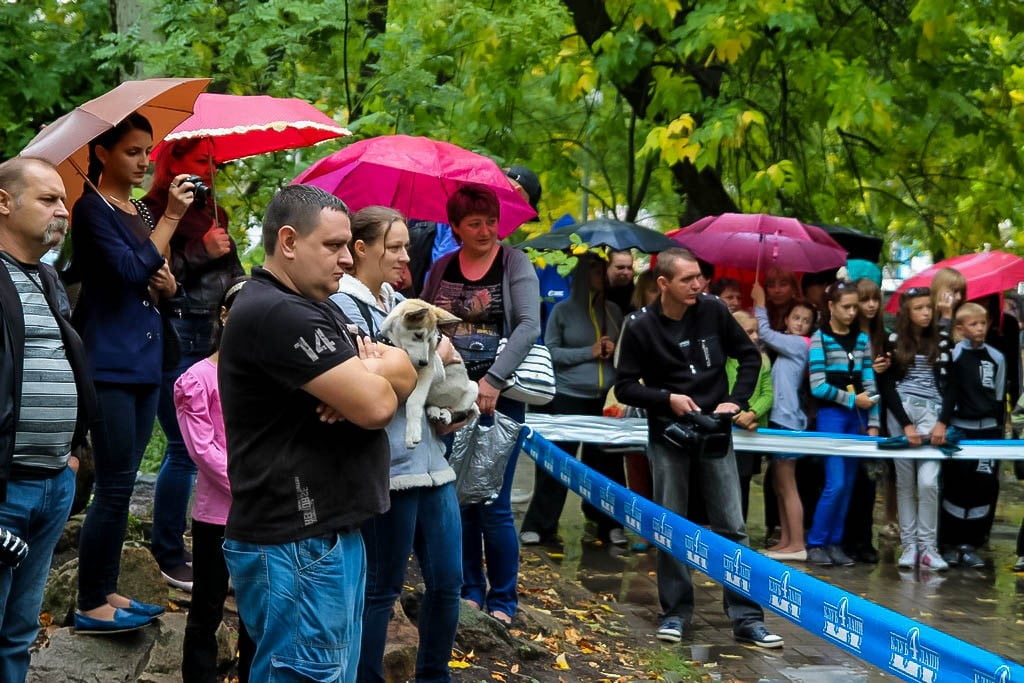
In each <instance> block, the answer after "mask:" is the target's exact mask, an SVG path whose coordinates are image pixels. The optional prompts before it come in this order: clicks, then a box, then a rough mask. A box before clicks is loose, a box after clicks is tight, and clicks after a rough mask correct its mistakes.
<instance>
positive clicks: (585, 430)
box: [526, 413, 1024, 460]
mask: <svg viewBox="0 0 1024 683" xmlns="http://www.w3.org/2000/svg"><path fill="white" fill-rule="evenodd" d="M526 426H527V427H530V428H531V429H536V430H537V432H538V433H540V434H542V435H543V436H544V438H546V439H548V440H549V441H583V442H585V443H596V444H601V445H605V446H616V447H621V448H620V449H617V450H624V451H625V450H642V449H643V448H645V447H646V446H647V420H646V418H642V417H627V418H618V417H590V416H586V415H546V414H544V413H527V414H526ZM732 437H733V446H734V448H735V449H736V450H738V451H753V452H755V453H769V454H770V453H800V454H803V455H842V456H849V457H856V458H916V459H919V460H936V459H940V460H941V459H945V458H949V457H952V458H954V459H957V460H1019V459H1021V458H1022V457H1024V441H1018V440H1006V441H962V442H960V444H959V446H960V450H959V451H958V452H957V453H955V454H954V455H952V456H947V455H945V454H944V453H943V452H942V451H940V450H939V449H937V448H933V447H932V446H921V447H920V448H906V449H901V450H882V449H879V448H878V445H877V444H878V442H880V441H884V440H885V439H883V438H881V437H872V436H853V435H849V434H826V433H823V432H788V431H785V430H781V429H764V430H758V431H756V432H749V431H747V430H745V429H735V430H733V433H732Z"/></svg>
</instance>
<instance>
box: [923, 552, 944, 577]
mask: <svg viewBox="0 0 1024 683" xmlns="http://www.w3.org/2000/svg"><path fill="white" fill-rule="evenodd" d="M920 562H921V566H922V567H927V568H928V569H931V570H933V571H937V572H942V571H946V570H947V569H949V564H947V563H946V561H945V560H944V559H942V555H939V553H938V551H936V550H935V548H925V549H924V552H923V553H921V557H920Z"/></svg>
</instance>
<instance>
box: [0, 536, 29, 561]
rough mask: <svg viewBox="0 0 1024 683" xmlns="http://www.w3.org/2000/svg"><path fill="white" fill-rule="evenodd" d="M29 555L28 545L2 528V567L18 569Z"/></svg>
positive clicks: (0, 546)
mask: <svg viewBox="0 0 1024 683" xmlns="http://www.w3.org/2000/svg"><path fill="white" fill-rule="evenodd" d="M27 555H28V543H25V541H23V540H21V538H19V537H18V536H16V535H15V534H13V533H11V531H10V530H9V529H4V528H0V567H17V566H18V565H19V564H21V561H22V560H24V559H25V556H27Z"/></svg>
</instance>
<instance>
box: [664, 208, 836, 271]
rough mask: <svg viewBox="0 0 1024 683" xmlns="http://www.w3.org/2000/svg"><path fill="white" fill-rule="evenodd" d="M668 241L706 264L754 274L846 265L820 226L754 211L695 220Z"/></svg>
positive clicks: (816, 269) (831, 240) (832, 240)
mask: <svg viewBox="0 0 1024 683" xmlns="http://www.w3.org/2000/svg"><path fill="white" fill-rule="evenodd" d="M672 239H674V240H675V241H676V242H678V243H679V244H681V245H683V246H684V247H686V248H687V249H689V250H690V251H692V252H693V253H694V254H695V255H696V256H698V257H699V258H701V259H703V260H705V261H707V262H708V263H713V264H715V265H716V266H718V265H721V266H733V267H736V268H743V269H745V270H754V271H757V272H760V271H761V270H763V269H765V268H770V267H771V266H778V267H780V268H785V269H786V270H791V271H793V272H795V273H815V272H818V271H819V270H827V269H829V268H838V267H839V266H842V265H844V264H845V263H846V250H845V249H843V248H842V247H841V246H839V244H838V243H837V242H836V241H835V240H834V239H832V238H831V237H829V236H828V233H826V232H825V231H824V230H822V229H821V228H817V227H815V226H813V225H807V224H805V223H801V222H800V221H798V220H797V219H795V218H783V217H780V216H768V215H766V214H760V213H751V214H748V213H723V214H722V215H721V216H708V217H706V218H701V219H700V220H699V221H697V222H696V223H693V224H691V225H688V226H687V227H685V228H683V229H682V230H680V231H679V232H677V233H675V234H674V235H672Z"/></svg>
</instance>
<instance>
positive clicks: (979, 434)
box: [939, 428, 1002, 548]
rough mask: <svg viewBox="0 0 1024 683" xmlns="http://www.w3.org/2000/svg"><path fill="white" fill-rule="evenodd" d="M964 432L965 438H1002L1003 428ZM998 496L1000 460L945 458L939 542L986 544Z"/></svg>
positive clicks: (940, 543)
mask: <svg viewBox="0 0 1024 683" xmlns="http://www.w3.org/2000/svg"><path fill="white" fill-rule="evenodd" d="M963 431H964V438H965V439H979V440H980V439H1001V438H1002V430H1001V429H999V428H996V429H977V430H966V429H965V430H963ZM998 498H999V461H998V460H945V461H943V463H942V497H941V501H942V502H941V503H940V504H939V545H941V546H943V547H955V546H958V545H970V546H974V547H975V548H980V547H981V546H983V545H985V543H987V542H988V537H989V534H990V533H991V532H992V523H993V521H994V520H995V514H996V501H997V500H998Z"/></svg>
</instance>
